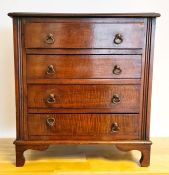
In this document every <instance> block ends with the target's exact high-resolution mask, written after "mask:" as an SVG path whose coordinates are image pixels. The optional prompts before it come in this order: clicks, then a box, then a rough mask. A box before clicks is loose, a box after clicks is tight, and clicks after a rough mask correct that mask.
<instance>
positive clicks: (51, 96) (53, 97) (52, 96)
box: [46, 94, 56, 104]
mask: <svg viewBox="0 0 169 175" xmlns="http://www.w3.org/2000/svg"><path fill="white" fill-rule="evenodd" d="M55 101H56V99H55V95H54V94H49V96H48V98H47V100H46V102H47V103H48V104H52V103H55Z"/></svg>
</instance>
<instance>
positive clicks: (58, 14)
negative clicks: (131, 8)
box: [8, 12, 160, 18]
mask: <svg viewBox="0 0 169 175" xmlns="http://www.w3.org/2000/svg"><path fill="white" fill-rule="evenodd" d="M8 16H11V17H17V16H18V17H67V18H69V17H87V18H90V17H91V18H93V17H95V18H100V17H105V18H107V17H117V18H119V17H123V18H125V17H160V14H159V13H37V12H35V13H32V12H31V13H30V12H11V13H8Z"/></svg>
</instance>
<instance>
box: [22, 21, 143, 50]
mask: <svg viewBox="0 0 169 175" xmlns="http://www.w3.org/2000/svg"><path fill="white" fill-rule="evenodd" d="M24 30H25V47H26V48H143V44H144V34H145V25H144V23H143V22H142V23H141V22H140V23H139V22H131V23H94V22H93V23H92V22H65V23H64V22H57V23H54V22H53V23H52V22H50V23H43V22H38V23H36V22H29V23H25V26H24Z"/></svg>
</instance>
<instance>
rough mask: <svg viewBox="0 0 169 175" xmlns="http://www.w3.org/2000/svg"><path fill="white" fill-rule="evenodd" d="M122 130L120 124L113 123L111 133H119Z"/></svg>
mask: <svg viewBox="0 0 169 175" xmlns="http://www.w3.org/2000/svg"><path fill="white" fill-rule="evenodd" d="M119 130H120V128H119V125H118V123H116V122H115V123H113V124H112V127H111V132H118V131H119Z"/></svg>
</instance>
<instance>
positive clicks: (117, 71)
mask: <svg viewBox="0 0 169 175" xmlns="http://www.w3.org/2000/svg"><path fill="white" fill-rule="evenodd" d="M121 73H122V69H121V68H120V66H119V65H115V66H114V68H113V74H115V75H120V74H121Z"/></svg>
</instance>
